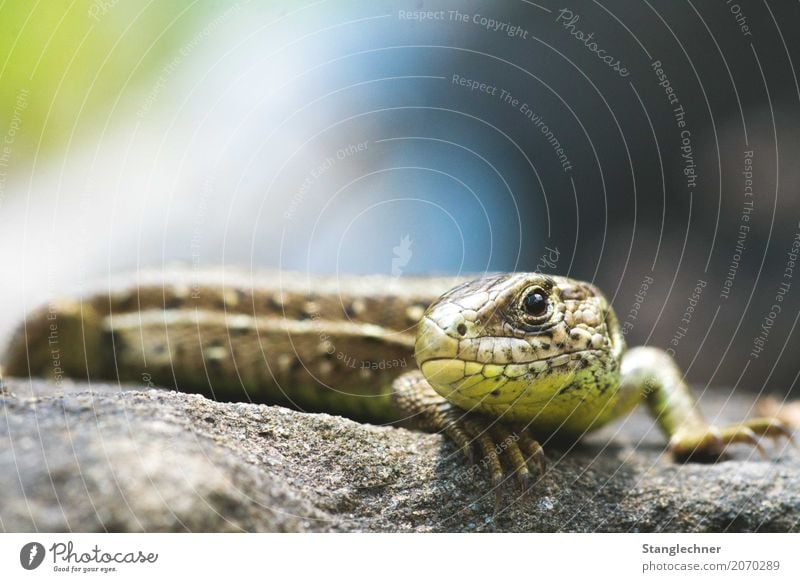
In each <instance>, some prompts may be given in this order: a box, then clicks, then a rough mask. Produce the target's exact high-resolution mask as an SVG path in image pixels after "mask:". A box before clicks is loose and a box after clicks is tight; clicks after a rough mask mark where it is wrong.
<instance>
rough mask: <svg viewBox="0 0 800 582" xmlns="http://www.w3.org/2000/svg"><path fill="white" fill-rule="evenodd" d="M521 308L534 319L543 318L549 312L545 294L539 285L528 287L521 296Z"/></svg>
mask: <svg viewBox="0 0 800 582" xmlns="http://www.w3.org/2000/svg"><path fill="white" fill-rule="evenodd" d="M522 309H523V311H524V312H525V313H526V314H528V315H529V316H531V317H533V318H534V319H537V320H538V319H543V318H544V317H545V316H547V315H548V314H549V312H550V301H549V300H548V299H547V294H546V293H545V292H544V291H543V290H542V289H541V288H539V287H534V288H532V289H530V290H529V291H528V292H527V293H526V294H525V295H524V296H523V298H522Z"/></svg>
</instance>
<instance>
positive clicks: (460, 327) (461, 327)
mask: <svg viewBox="0 0 800 582" xmlns="http://www.w3.org/2000/svg"><path fill="white" fill-rule="evenodd" d="M456 331H457V332H458V335H467V326H466V325H464V324H463V323H459V324H458V325H457V326H456Z"/></svg>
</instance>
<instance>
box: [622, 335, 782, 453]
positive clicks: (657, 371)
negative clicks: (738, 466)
mask: <svg viewBox="0 0 800 582" xmlns="http://www.w3.org/2000/svg"><path fill="white" fill-rule="evenodd" d="M621 373H622V378H621V383H620V393H621V394H631V393H632V392H637V393H639V394H641V395H642V396H643V398H644V400H645V402H646V403H647V406H648V408H649V409H650V413H651V414H652V415H653V417H654V418H655V420H656V422H657V423H658V425H659V427H660V428H661V430H662V431H663V432H664V434H665V435H666V436H667V438H668V439H669V448H670V450H671V451H672V452H673V454H675V455H676V456H677V457H684V458H685V457H688V456H691V455H693V454H709V455H719V454H720V453H722V451H723V450H724V449H725V447H727V446H728V445H731V444H733V443H746V444H750V445H753V446H755V447H756V448H758V449H759V451H760V452H761V453H762V454H763V452H764V450H763V448H762V447H761V444H760V442H759V440H760V438H761V437H771V438H775V439H777V438H779V437H786V438H788V439H790V440H791V438H792V436H791V430H790V429H789V428H788V427H787V425H786V424H785V423H783V422H781V421H779V420H777V419H775V418H751V419H748V420H745V421H743V422H741V423H738V424H732V425H728V426H722V427H718V426H715V425H712V424H709V423H708V422H706V420H705V419H704V418H703V416H702V414H701V413H700V409H699V407H698V405H697V401H696V400H695V398H694V396H692V393H691V390H690V388H689V386H688V385H687V384H686V382H685V380H684V378H683V374H682V373H681V371H680V369H679V368H678V366H677V364H676V363H675V361H674V360H673V359H672V358H671V357H670V356H669V354H667V353H666V352H665V351H663V350H660V349H657V348H651V347H639V348H633V349H631V350H629V351H628V352H626V353H625V355H624V356H623V359H622V366H621Z"/></svg>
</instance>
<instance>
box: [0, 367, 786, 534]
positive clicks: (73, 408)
mask: <svg viewBox="0 0 800 582" xmlns="http://www.w3.org/2000/svg"><path fill="white" fill-rule="evenodd" d="M0 403H2V414H0V443H2V444H0V491H2V494H1V495H2V496H1V497H0V528H2V529H5V530H6V531H40V532H41V531H134V532H137V531H492V530H497V531H800V454H798V452H797V451H796V450H793V449H791V448H790V447H786V446H784V443H781V444H780V445H779V447H777V448H775V447H768V451H769V453H770V458H771V460H764V459H762V458H760V457H759V456H758V454H757V453H756V452H754V451H753V450H752V449H750V448H748V447H736V448H735V450H734V451H733V452H732V453H731V454H730V455H729V457H728V460H725V461H723V462H718V463H716V464H700V463H687V464H676V463H673V462H672V461H671V460H670V458H669V456H668V455H667V454H665V453H664V441H663V438H662V437H661V435H660V434H659V433H658V431H657V430H656V429H655V427H654V425H653V424H652V423H651V421H650V420H649V418H648V417H647V415H646V414H645V413H644V412H637V413H635V414H634V415H632V416H631V417H630V418H628V419H626V420H624V421H622V422H620V423H617V424H616V425H614V426H612V427H609V428H607V429H605V430H603V431H602V432H600V433H597V434H595V435H592V436H591V438H589V439H588V440H587V441H585V442H584V443H581V444H578V445H574V446H564V445H560V446H556V445H552V444H550V443H543V445H544V447H545V452H546V454H547V458H548V471H547V474H546V475H545V477H544V478H543V479H542V480H541V481H540V482H539V483H538V484H537V485H536V486H535V488H534V489H533V490H532V491H531V492H529V493H528V494H527V495H520V494H519V491H518V489H517V488H516V484H515V483H513V482H509V483H508V484H507V487H506V488H505V489H504V500H503V506H502V511H501V512H500V513H499V515H498V516H497V518H496V519H495V520H494V521H492V519H491V516H492V512H493V507H494V494H493V493H492V492H491V491H490V488H489V483H488V479H487V477H486V475H485V474H484V473H483V472H482V471H478V472H477V473H473V471H471V470H470V468H469V467H468V466H466V465H465V464H464V462H463V461H462V459H461V457H460V453H459V452H458V451H457V450H456V449H455V448H454V447H453V446H451V445H450V443H448V442H447V441H445V440H444V439H443V438H442V437H440V436H438V435H428V434H422V433H416V432H412V431H408V430H404V429H397V428H391V427H379V426H370V425H363V424H358V423H356V422H353V421H351V420H347V419H343V418H339V417H334V416H329V415H325V414H304V413H301V412H294V411H291V410H287V409H285V408H281V407H277V406H265V405H254V404H243V403H219V402H214V401H212V400H208V399H206V398H204V397H202V396H198V395H192V394H182V393H176V392H168V391H163V390H155V389H146V388H141V387H139V388H131V389H125V390H122V389H119V388H115V387H111V386H97V385H92V386H91V387H90V386H88V385H84V384H77V383H76V384H72V383H68V382H62V383H61V384H60V386H58V387H56V386H55V385H53V384H48V383H45V382H33V383H31V382H29V381H24V382H23V381H9V382H7V384H6V388H5V392H4V393H2V394H0ZM750 404H751V398H750V397H749V396H735V397H732V398H729V396H728V395H727V394H722V393H719V394H716V395H714V394H709V395H707V396H706V397H704V399H703V408H704V410H705V411H706V413H707V414H708V416H709V417H710V418H717V414H719V421H720V422H722V421H731V420H735V419H739V418H743V417H744V416H746V415H747V413H748V411H749V410H750Z"/></svg>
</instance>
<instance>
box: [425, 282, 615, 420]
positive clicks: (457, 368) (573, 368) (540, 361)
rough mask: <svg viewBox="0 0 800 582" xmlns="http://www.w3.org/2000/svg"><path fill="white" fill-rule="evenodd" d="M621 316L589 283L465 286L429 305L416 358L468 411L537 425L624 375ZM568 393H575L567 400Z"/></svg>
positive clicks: (450, 397)
mask: <svg viewBox="0 0 800 582" xmlns="http://www.w3.org/2000/svg"><path fill="white" fill-rule="evenodd" d="M623 349H624V341H623V339H622V334H621V333H620V329H619V325H618V323H617V319H616V316H615V315H614V313H613V311H612V309H611V308H610V306H609V304H608V301H607V300H606V298H605V297H604V296H603V294H602V293H601V292H600V291H599V290H598V289H597V288H596V287H595V286H594V285H591V284H589V283H583V282H581V281H575V280H572V279H568V278H566V277H555V276H548V275H543V274H541V273H514V274H505V275H495V276H490V277H485V278H481V279H476V280H474V281H470V282H467V283H464V284H462V285H459V286H458V287H456V288H454V289H452V290H451V291H449V292H447V293H446V294H445V295H443V296H441V297H440V298H439V299H438V300H437V301H435V302H434V303H433V304H432V305H430V306H429V307H428V309H427V311H426V312H425V314H424V316H423V318H422V320H421V321H420V324H419V328H418V332H417V340H416V344H415V355H416V359H417V364H418V365H419V368H420V370H421V371H422V373H423V375H424V376H425V378H426V379H427V380H428V382H429V383H430V384H431V386H432V387H433V388H434V390H436V392H438V393H439V394H440V395H442V396H443V397H445V398H446V399H448V400H449V401H451V402H452V403H454V404H456V405H457V406H459V407H461V408H464V409H467V410H476V411H481V412H487V413H490V414H493V415H498V416H504V417H505V418H506V419H508V420H531V419H532V418H533V417H535V416H537V415H538V414H540V413H541V412H542V411H544V410H545V409H546V408H547V407H548V406H550V409H551V411H552V409H553V407H554V406H556V407H558V406H561V407H562V411H561V413H560V414H559V413H555V414H553V417H554V418H560V417H563V406H565V405H567V404H568V402H567V401H568V400H570V399H577V400H576V402H578V401H580V399H581V398H583V399H584V400H585V398H586V397H587V395H590V394H591V393H592V392H593V391H603V390H604V389H605V388H608V387H609V386H610V385H611V384H612V383H613V382H615V381H617V378H618V362H619V358H620V356H621V353H622V351H623ZM570 392H571V394H569V393H570Z"/></svg>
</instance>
